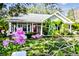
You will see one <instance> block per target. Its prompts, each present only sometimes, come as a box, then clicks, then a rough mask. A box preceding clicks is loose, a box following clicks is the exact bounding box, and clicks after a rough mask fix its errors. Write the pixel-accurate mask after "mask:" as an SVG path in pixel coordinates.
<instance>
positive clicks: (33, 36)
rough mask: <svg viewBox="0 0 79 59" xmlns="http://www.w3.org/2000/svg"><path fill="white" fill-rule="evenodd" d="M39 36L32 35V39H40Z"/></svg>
mask: <svg viewBox="0 0 79 59" xmlns="http://www.w3.org/2000/svg"><path fill="white" fill-rule="evenodd" d="M40 37H41V35H40V34H36V35H32V38H34V39H36V38H40Z"/></svg>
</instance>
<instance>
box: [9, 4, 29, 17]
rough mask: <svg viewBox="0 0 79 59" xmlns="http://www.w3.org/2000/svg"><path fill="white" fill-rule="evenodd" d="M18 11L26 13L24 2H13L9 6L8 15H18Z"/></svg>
mask: <svg viewBox="0 0 79 59" xmlns="http://www.w3.org/2000/svg"><path fill="white" fill-rule="evenodd" d="M20 13H23V14H26V13H27V8H26V6H25V4H24V5H23V4H21V3H18V4H14V5H12V6H10V7H9V15H10V16H18V15H19V14H20Z"/></svg>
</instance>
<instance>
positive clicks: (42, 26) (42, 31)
mask: <svg viewBox="0 0 79 59" xmlns="http://www.w3.org/2000/svg"><path fill="white" fill-rule="evenodd" d="M40 33H41V35H42V34H43V24H42V23H41V31H40Z"/></svg>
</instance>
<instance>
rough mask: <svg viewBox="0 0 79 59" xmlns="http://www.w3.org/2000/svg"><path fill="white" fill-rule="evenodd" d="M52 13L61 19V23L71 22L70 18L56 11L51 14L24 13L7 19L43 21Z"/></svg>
mask: <svg viewBox="0 0 79 59" xmlns="http://www.w3.org/2000/svg"><path fill="white" fill-rule="evenodd" d="M54 15H55V16H57V17H58V18H60V19H61V20H62V21H63V23H67V24H71V23H73V22H72V21H71V20H70V19H68V18H67V17H65V16H64V15H63V14H61V13H60V12H58V11H57V12H55V13H53V14H51V15H49V14H26V15H22V16H18V17H12V18H11V20H9V21H10V22H35V23H43V22H44V21H45V20H46V19H48V18H50V17H53V16H54Z"/></svg>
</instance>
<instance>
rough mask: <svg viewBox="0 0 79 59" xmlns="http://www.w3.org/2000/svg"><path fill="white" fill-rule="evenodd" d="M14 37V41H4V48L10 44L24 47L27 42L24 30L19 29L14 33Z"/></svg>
mask: <svg viewBox="0 0 79 59" xmlns="http://www.w3.org/2000/svg"><path fill="white" fill-rule="evenodd" d="M13 37H14V40H4V41H3V46H4V47H7V46H8V44H9V42H12V43H16V44H20V45H22V44H24V43H25V41H26V40H25V39H26V36H25V33H24V31H23V29H22V28H18V29H17V31H16V32H14V33H13Z"/></svg>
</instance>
